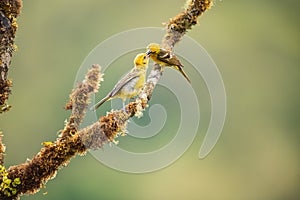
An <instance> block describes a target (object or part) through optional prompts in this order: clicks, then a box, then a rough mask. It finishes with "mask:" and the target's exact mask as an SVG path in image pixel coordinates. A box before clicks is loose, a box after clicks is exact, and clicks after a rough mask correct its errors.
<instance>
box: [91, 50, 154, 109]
mask: <svg viewBox="0 0 300 200" xmlns="http://www.w3.org/2000/svg"><path fill="white" fill-rule="evenodd" d="M148 62H149V57H148V56H147V55H146V54H145V53H140V54H138V55H137V56H136V57H135V59H134V68H132V69H131V70H130V71H129V72H128V73H127V74H126V75H125V76H124V77H123V78H122V79H120V80H119V81H118V82H117V84H116V85H115V87H114V88H113V89H112V90H111V91H110V92H109V93H108V94H107V95H106V96H105V97H104V98H103V99H102V100H101V101H99V102H98V103H97V104H95V105H94V106H93V107H92V108H91V110H94V111H95V110H96V109H97V108H99V107H100V106H101V105H102V104H103V103H105V102H106V101H109V100H111V99H114V98H121V99H122V100H123V103H124V102H125V101H126V99H129V98H133V97H135V96H137V95H138V94H139V93H140V91H141V89H142V88H143V86H144V83H145V79H146V71H147V67H148Z"/></svg>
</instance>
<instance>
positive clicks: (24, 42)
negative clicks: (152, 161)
mask: <svg viewBox="0 0 300 200" xmlns="http://www.w3.org/2000/svg"><path fill="white" fill-rule="evenodd" d="M183 5H184V0H180V1H174V0H164V1H158V0H153V1H141V0H139V1H137V0H131V1H130V3H129V2H127V1H121V0H119V1H108V0H85V1H79V0H74V1H68V0H64V1H58V0H53V1H38V0H31V1H24V7H23V9H22V14H21V16H20V17H19V20H18V23H19V30H18V32H17V39H16V43H17V45H18V47H19V50H18V52H17V53H16V54H15V55H14V57H13V61H12V67H11V70H10V78H12V79H13V81H14V87H13V94H12V95H11V97H10V104H12V105H13V109H12V110H11V111H10V112H8V113H6V114H2V115H1V116H0V128H1V130H2V131H3V132H4V142H5V144H6V146H7V151H6V159H5V165H6V166H7V167H8V166H10V165H14V164H18V163H21V162H25V160H26V158H31V157H32V156H33V155H34V154H35V153H37V152H38V151H39V149H40V148H41V145H40V143H41V142H43V141H51V140H54V139H55V138H56V133H57V131H58V130H60V129H62V128H63V126H64V120H65V119H66V118H67V117H68V115H69V113H68V112H66V111H64V110H63V109H62V108H63V106H64V104H65V102H66V101H67V100H68V95H69V92H70V91H71V89H72V87H73V83H74V80H75V76H76V72H77V70H78V68H79V66H80V65H81V63H82V62H83V59H84V58H85V57H86V56H87V54H88V53H89V52H90V51H91V50H92V49H93V48H94V47H95V46H96V45H97V44H98V43H100V42H101V41H103V40H105V39H106V38H108V37H110V36H111V35H113V34H116V33H119V32H122V31H125V30H128V29H131V28H139V27H149V26H154V27H159V26H161V23H162V22H165V21H167V20H168V19H169V18H170V17H173V16H174V15H176V14H177V13H178V12H179V11H181V9H182V7H183ZM299 9H300V1H296V0H286V1H279V0H265V1H259V0H252V1H246V0H241V1H230V0H223V1H216V2H215V5H214V6H213V7H212V9H211V10H209V11H208V12H207V13H205V15H204V16H203V17H202V18H201V24H200V25H197V26H196V27H194V29H193V30H192V31H191V32H189V33H188V35H189V36H191V37H193V38H194V39H195V40H196V41H198V42H199V43H200V44H202V45H203V46H204V47H205V48H206V50H207V51H208V52H209V54H210V55H211V56H212V58H213V59H214V61H215V62H216V64H217V65H218V67H219V70H220V72H221V74H222V77H223V80H224V83H225V87H226V92H227V98H228V111H227V118H226V124H225V127H224V131H223V133H222V135H221V138H220V140H219V142H218V143H217V145H216V147H215V148H214V150H213V152H212V153H211V154H210V155H209V156H208V157H206V158H205V159H204V160H199V159H198V151H199V147H200V145H201V143H202V141H203V137H204V133H205V131H206V129H207V123H208V119H209V112H208V111H209V98H208V96H207V91H206V89H205V86H204V83H203V80H202V79H201V77H199V78H197V77H195V76H194V77H193V76H192V82H193V87H194V88H195V89H197V90H199V89H201V88H202V89H203V90H200V92H199V94H197V95H198V97H199V98H203V99H204V103H203V106H204V108H201V112H202V113H201V115H202V117H203V118H202V119H203V121H201V122H200V129H199V133H198V135H197V136H196V138H195V140H194V142H193V144H192V146H191V147H190V148H189V149H188V151H186V153H185V154H184V155H183V156H182V157H181V158H180V159H179V160H177V161H176V162H175V163H173V164H172V165H171V166H169V167H167V168H164V169H162V170H159V171H156V172H153V173H148V174H139V175H135V174H127V173H122V172H118V171H116V170H113V169H110V168H108V167H106V166H104V165H103V164H101V163H99V162H98V161H97V160H96V159H94V158H93V157H92V156H91V155H90V154H87V155H86V156H84V157H76V158H75V159H73V160H72V161H71V163H70V164H69V166H68V167H66V168H64V169H62V170H60V171H59V173H58V175H57V177H56V178H55V179H54V180H51V181H49V182H48V184H47V187H46V189H42V190H41V191H40V192H39V193H38V194H36V195H33V196H25V197H23V198H22V199H27V200H35V199H45V200H50V199H51V200H52V199H73V200H79V199H90V200H96V199H205V200H220V199H222V200H247V199H249V200H253V199H255V200H260V199H261V200H281V199H285V200H296V199H299V198H300V192H299V185H300V170H299V167H300V159H299V149H300V148H299V145H300V136H299V133H300V126H299V124H300V123H299V119H300V101H299V99H300V94H299V88H298V87H299V84H300V69H299V63H300V57H299V54H300V37H299V33H300V27H299V26H300V24H299ZM99 64H101V61H99ZM127 65H128V64H126V66H127ZM124 66H125V64H124ZM129 68H130V66H129ZM129 68H128V69H126V70H129ZM126 70H125V71H126ZM114 71H115V73H116V72H119V71H118V70H115V68H114V67H112V68H111V70H110V71H107V74H111V73H114ZM125 71H124V72H125ZM186 71H187V73H188V74H189V73H190V74H191V73H192V71H190V70H189V69H188V68H186ZM116 79H117V77H115V79H114V81H113V82H115V81H116ZM105 84H106V86H105V87H104V88H105V90H104V91H108V90H109V88H111V87H112V86H113V85H112V84H113V83H110V84H107V83H105ZM161 91H162V88H158V89H157V94H154V95H155V96H154V97H153V99H152V102H151V103H155V102H156V103H159V102H162V104H163V102H166V103H168V101H167V100H165V99H160V98H159V92H161ZM202 93H203V96H204V97H202ZM103 94H104V92H103V93H102V95H103ZM173 104H174V106H176V102H175V103H173ZM173 104H171V105H173ZM104 108H108V107H104ZM166 109H167V110H168V111H167V112H168V114H169V112H170V114H171V115H172V116H173V118H174V119H173V118H172V119H171V120H174V121H175V122H176V121H178V119H179V118H178V117H176V116H178V115H179V114H180V113H178V110H176V109H174V110H173V109H172V107H171V109H170V108H169V109H168V108H166ZM172 110H173V111H172ZM144 120H146V122H147V120H148V118H147V116H146V117H145V119H144ZM171 126H172V125H171V123H167V127H166V129H165V130H164V132H162V133H160V134H165V135H168V134H169V135H168V136H166V137H161V138H163V139H162V140H161V141H162V142H166V141H168V140H169V139H170V134H172V133H173V131H172V130H173V129H174V127H171ZM175 128H176V127H175ZM171 138H172V137H171ZM122 140H124V143H123V144H122ZM127 140H128V139H125V138H124V139H123V138H121V139H120V145H123V146H126V145H128V146H130V145H132V144H137V145H138V142H137V141H134V143H130V142H128V141H127ZM158 142H159V141H158ZM147 148H150V147H149V146H147ZM297 155H298V156H297ZM297 188H298V189H297ZM44 192H48V194H47V195H43V193H44Z"/></svg>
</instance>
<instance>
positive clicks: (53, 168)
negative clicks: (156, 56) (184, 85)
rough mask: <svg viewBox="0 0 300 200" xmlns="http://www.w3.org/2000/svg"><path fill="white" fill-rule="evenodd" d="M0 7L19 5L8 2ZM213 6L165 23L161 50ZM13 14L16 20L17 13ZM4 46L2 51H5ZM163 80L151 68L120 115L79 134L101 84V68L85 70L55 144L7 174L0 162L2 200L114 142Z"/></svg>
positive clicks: (192, 6)
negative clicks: (135, 96) (139, 89)
mask: <svg viewBox="0 0 300 200" xmlns="http://www.w3.org/2000/svg"><path fill="white" fill-rule="evenodd" d="M3 2H21V1H17V0H15V1H9V0H6V1H3ZM4 5H6V4H2V1H1V11H0V14H1V16H0V21H1V26H2V25H3V24H4V25H5V24H6V22H7V19H5V18H3V17H2V16H3V15H2V14H3V13H4V14H5V12H4V11H3V9H2V6H4ZM18 5H21V4H18ZM211 5H212V0H190V1H188V2H187V8H186V9H185V10H184V11H183V12H182V13H180V14H178V15H177V16H175V17H174V18H172V19H170V21H169V22H168V23H167V24H166V35H165V36H164V37H163V39H162V46H163V47H164V48H167V49H170V50H173V48H174V46H175V44H176V43H178V42H179V41H180V40H181V38H182V37H183V36H184V34H185V33H186V32H187V30H188V29H191V28H192V26H193V25H195V24H197V19H198V17H199V16H200V15H201V14H202V13H203V12H204V11H206V10H207V9H209V8H210V6H211ZM19 7H20V6H19ZM12 11H17V10H14V9H11V11H10V12H12ZM15 13H16V15H15V17H16V16H17V14H19V12H15ZM5 27H10V26H5ZM1 33H2V32H1ZM14 34H15V33H13V36H14ZM1 37H2V35H1ZM2 41H3V40H2ZM2 41H1V48H2V46H3V47H5V46H6V44H2ZM11 44H13V43H11ZM8 46H10V45H8ZM8 46H6V47H7V48H8ZM2 55H6V56H8V57H9V59H8V60H7V61H5V62H6V64H5V65H1V67H2V66H5V67H2V68H3V69H2V68H1V71H0V72H1V76H2V73H5V74H4V75H3V77H4V78H5V80H6V78H7V72H8V67H9V63H10V57H11V52H9V51H8V50H6V51H4V53H2V51H1V59H3V58H2ZM4 57H5V56H4ZM2 62H3V60H2ZM4 69H5V70H4ZM161 76H162V68H161V67H160V66H159V65H157V64H155V65H154V66H153V69H152V70H151V72H150V74H149V76H148V79H147V82H146V83H145V85H144V88H143V90H142V92H141V93H140V95H139V97H138V98H137V99H136V100H135V101H134V102H131V103H129V104H128V105H126V106H125V109H124V110H119V111H113V112H110V113H108V114H107V115H106V116H102V117H100V119H99V120H98V121H97V122H95V123H94V124H92V125H90V126H88V127H86V128H83V129H81V130H78V129H79V125H80V124H81V122H82V121H83V119H84V117H85V113H86V110H87V107H88V104H89V102H90V96H91V95H92V94H93V93H95V92H97V91H98V87H99V84H100V81H101V80H102V74H101V73H100V66H99V65H93V67H92V68H91V69H90V70H89V71H88V73H87V75H86V77H85V80H84V81H83V82H82V83H80V84H78V85H77V87H76V88H75V89H74V90H73V91H72V93H71V95H70V102H69V103H67V105H66V109H68V110H72V111H71V115H70V118H69V120H68V122H67V123H66V125H65V128H64V129H63V130H62V131H61V134H60V136H59V137H58V138H57V140H56V141H55V142H45V143H44V147H43V148H42V149H41V150H40V152H38V153H37V154H36V155H35V156H34V157H33V158H32V159H31V160H28V161H27V162H25V163H23V164H19V165H16V166H11V167H9V169H8V170H6V169H5V168H4V167H3V166H2V163H0V164H1V166H0V199H3V200H6V199H7V200H8V199H19V197H20V195H22V194H34V193H36V192H37V191H39V189H40V188H41V187H43V186H44V185H45V184H46V183H47V181H48V180H50V179H51V178H53V177H54V176H55V175H56V173H57V171H58V169H60V168H62V167H63V166H66V165H67V164H68V163H69V162H70V160H71V158H72V157H74V156H75V155H76V154H79V155H83V154H85V153H86V152H87V151H88V150H89V149H99V148H101V147H102V146H103V145H104V144H106V143H108V142H113V141H114V139H115V137H116V136H118V135H119V134H120V132H122V131H124V130H125V129H126V126H127V121H128V119H129V118H131V117H132V116H134V115H136V116H141V113H142V111H143V110H144V109H145V108H146V106H147V103H148V101H149V100H150V99H151V96H152V93H153V90H154V88H155V86H156V84H157V82H158V80H159V79H160V77H161ZM0 89H1V88H0ZM9 93H10V90H9V91H8V94H9ZM1 94H2V93H1ZM6 100H7V99H6ZM1 139H2V137H1V135H0V159H1V156H2V155H3V152H4V149H5V148H2V147H3V146H2V143H1ZM1 150H2V152H1ZM0 161H2V160H0Z"/></svg>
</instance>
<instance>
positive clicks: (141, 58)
mask: <svg viewBox="0 0 300 200" xmlns="http://www.w3.org/2000/svg"><path fill="white" fill-rule="evenodd" d="M148 62H149V56H148V55H147V54H145V53H139V54H138V55H136V57H135V59H134V65H135V66H136V67H137V68H138V69H145V68H147V67H148Z"/></svg>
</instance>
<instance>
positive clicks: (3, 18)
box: [0, 0, 22, 114]
mask: <svg viewBox="0 0 300 200" xmlns="http://www.w3.org/2000/svg"><path fill="white" fill-rule="evenodd" d="M21 7H22V1H21V0H1V1H0V114H1V113H3V112H6V111H8V110H9V109H10V106H9V105H8V104H7V100H8V97H9V94H10V93H11V89H10V88H11V86H12V81H11V80H9V79H8V78H7V76H8V71H9V67H10V61H11V57H12V52H13V51H14V50H15V48H16V47H15V44H14V38H15V34H16V30H17V28H18V25H17V16H18V15H19V14H20V11H21Z"/></svg>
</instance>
